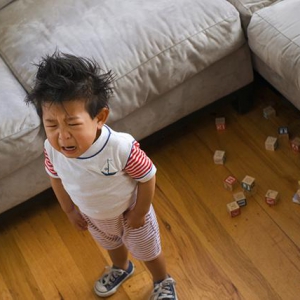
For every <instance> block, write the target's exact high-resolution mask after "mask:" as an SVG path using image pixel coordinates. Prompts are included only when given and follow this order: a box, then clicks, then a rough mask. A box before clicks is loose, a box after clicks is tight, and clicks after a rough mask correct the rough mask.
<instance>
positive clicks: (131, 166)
mask: <svg viewBox="0 0 300 300" xmlns="http://www.w3.org/2000/svg"><path fill="white" fill-rule="evenodd" d="M152 167H153V163H152V161H151V160H150V158H149V157H148V156H147V155H146V153H145V152H144V151H143V150H141V148H140V144H139V143H138V142H136V141H135V142H134V143H133V146H132V149H131V153H130V156H129V159H128V161H127V164H126V166H125V168H124V171H125V172H126V173H128V175H129V176H131V177H132V178H134V179H141V178H143V177H145V176H146V175H147V174H148V173H149V172H150V171H151V169H152Z"/></svg>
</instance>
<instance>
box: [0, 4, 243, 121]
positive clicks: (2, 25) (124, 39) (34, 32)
mask: <svg viewBox="0 0 300 300" xmlns="http://www.w3.org/2000/svg"><path fill="white" fill-rule="evenodd" d="M0 20H2V21H0V53H1V54H2V55H3V57H4V58H5V61H6V63H8V64H9V65H10V68H11V69H12V70H13V72H14V74H15V76H17V77H18V79H19V81H20V82H21V83H22V85H23V86H24V87H25V89H27V90H29V89H30V87H31V85H32V80H33V79H34V74H35V72H36V67H35V66H34V65H33V64H32V63H33V62H34V63H37V62H38V61H39V60H40V58H41V56H45V55H46V54H52V53H53V52H54V51H55V49H59V50H60V51H62V52H67V53H72V54H75V55H80V56H87V57H90V58H94V59H95V60H97V61H98V62H99V64H100V65H101V66H102V68H104V69H105V70H109V69H112V71H113V72H114V73H115V74H116V76H115V81H114V88H115V94H114V97H113V99H112V101H111V104H110V107H111V114H110V119H109V122H110V123H112V122H114V121H117V120H120V119H122V118H124V117H125V116H127V115H129V114H131V113H132V112H134V111H136V110H137V109H139V108H140V107H142V106H144V105H146V104H147V103H149V102H151V101H153V100H154V99H157V98H158V97H159V96H161V95H163V94H165V93H167V92H169V91H170V90H172V89H173V88H174V87H176V86H178V85H180V84H182V83H183V82H185V81H186V80H188V79H190V78H192V77H193V76H195V75H196V74H198V73H199V72H201V71H203V70H204V69H206V68H208V67H209V66H211V65H212V64H214V63H215V62H217V61H219V60H221V59H222V58H224V57H226V56H227V55H229V54H231V53H233V52H235V51H236V50H238V49H239V48H240V47H242V46H243V45H244V44H245V38H244V34H243V32H242V30H241V24H240V19H239V14H238V12H237V10H236V9H235V8H234V7H233V6H232V5H230V4H229V3H228V2H226V1H224V0H213V1H211V0H152V1H140V0H131V1H124V0H110V1H99V0H80V1H79V0H64V1H61V0H52V1H49V0H36V1H34V0H31V1H28V0H18V1H16V2H14V3H12V4H10V5H9V6H8V7H7V8H6V11H5V14H1V11H0ZM199 101H201V99H199Z"/></svg>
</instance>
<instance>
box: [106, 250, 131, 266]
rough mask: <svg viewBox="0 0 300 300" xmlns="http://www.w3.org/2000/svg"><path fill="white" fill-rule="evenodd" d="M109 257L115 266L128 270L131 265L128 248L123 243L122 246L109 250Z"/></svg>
mask: <svg viewBox="0 0 300 300" xmlns="http://www.w3.org/2000/svg"><path fill="white" fill-rule="evenodd" d="M108 254H109V257H110V259H111V261H112V263H113V265H114V267H116V268H119V269H123V270H127V269H128V266H129V261H128V250H127V248H126V247H125V245H124V244H123V245H122V246H121V247H119V248H117V249H113V250H108Z"/></svg>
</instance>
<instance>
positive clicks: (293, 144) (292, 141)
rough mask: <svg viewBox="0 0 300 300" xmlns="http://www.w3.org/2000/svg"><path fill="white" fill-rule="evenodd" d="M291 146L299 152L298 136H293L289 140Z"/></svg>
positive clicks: (299, 140)
mask: <svg viewBox="0 0 300 300" xmlns="http://www.w3.org/2000/svg"><path fill="white" fill-rule="evenodd" d="M291 147H292V149H293V150H294V151H296V152H300V138H299V137H295V138H294V139H293V140H291Z"/></svg>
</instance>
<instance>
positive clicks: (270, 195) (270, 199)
mask: <svg viewBox="0 0 300 300" xmlns="http://www.w3.org/2000/svg"><path fill="white" fill-rule="evenodd" d="M278 198H279V194H278V192H277V191H274V190H268V191H267V193H266V195H265V200H266V203H267V204H269V205H270V206H271V205H275V204H276V203H277V201H278Z"/></svg>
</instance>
